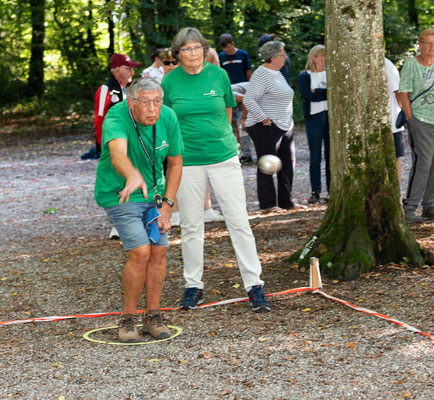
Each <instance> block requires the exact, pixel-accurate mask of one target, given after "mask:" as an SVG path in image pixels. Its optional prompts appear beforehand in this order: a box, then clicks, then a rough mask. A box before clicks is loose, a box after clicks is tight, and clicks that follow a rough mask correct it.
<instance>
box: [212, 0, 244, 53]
mask: <svg viewBox="0 0 434 400" xmlns="http://www.w3.org/2000/svg"><path fill="white" fill-rule="evenodd" d="M209 8H210V14H211V23H212V27H213V32H214V41H215V43H216V45H218V39H219V37H220V35H221V34H222V33H230V34H232V35H233V36H234V40H235V46H236V36H237V34H236V32H235V31H234V30H235V27H234V0H225V1H222V2H221V3H220V7H218V6H214V5H213V4H212V2H210V5H209ZM217 50H218V51H219V49H217Z"/></svg>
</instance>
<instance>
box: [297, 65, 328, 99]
mask: <svg viewBox="0 0 434 400" xmlns="http://www.w3.org/2000/svg"><path fill="white" fill-rule="evenodd" d="M310 82H311V80H310V75H309V74H308V73H307V72H302V73H301V74H300V75H298V78H297V86H298V91H299V92H300V95H301V97H302V99H303V100H304V101H310V102H316V101H325V100H327V89H323V88H317V89H315V90H314V91H312V90H311V88H310Z"/></svg>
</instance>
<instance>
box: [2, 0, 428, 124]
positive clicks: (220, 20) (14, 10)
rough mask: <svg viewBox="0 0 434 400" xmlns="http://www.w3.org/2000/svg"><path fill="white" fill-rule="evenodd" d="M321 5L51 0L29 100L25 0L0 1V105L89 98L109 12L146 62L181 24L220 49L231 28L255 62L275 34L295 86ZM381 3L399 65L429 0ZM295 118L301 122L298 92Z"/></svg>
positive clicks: (302, 1) (309, 0) (102, 61)
mask: <svg viewBox="0 0 434 400" xmlns="http://www.w3.org/2000/svg"><path fill="white" fill-rule="evenodd" d="M324 7H325V0H212V1H208V0H120V1H118V0H78V1H71V0H50V1H47V3H46V12H45V26H46V38H45V65H46V66H45V77H46V80H47V82H46V88H45V92H44V95H43V96H42V99H39V101H38V102H34V101H33V100H32V99H29V100H25V99H24V96H25V95H26V92H25V90H24V89H25V83H26V81H27V78H28V72H29V60H30V41H31V33H32V32H31V13H30V6H29V0H3V2H2V3H1V4H0V38H1V40H0V51H1V52H2V58H1V60H0V68H1V71H2V74H1V75H0V96H1V98H0V110H4V109H6V108H10V107H11V106H13V105H18V104H20V105H21V107H25V104H27V105H28V106H29V107H31V108H32V109H39V108H40V107H39V106H36V108H35V104H36V103H39V104H46V106H47V108H48V109H50V110H57V109H61V110H63V111H62V112H66V110H68V109H70V108H77V107H78V108H80V107H82V105H83V104H84V103H86V102H87V101H91V99H92V98H93V95H94V92H95V90H96V89H97V87H98V86H99V85H100V84H101V83H102V82H103V81H104V80H105V78H106V76H107V60H108V56H109V54H108V53H107V49H108V19H109V18H110V16H112V18H113V17H114V20H113V21H114V26H115V32H114V33H115V51H117V52H121V53H126V54H129V55H130V56H131V57H132V58H134V59H135V60H137V61H140V62H142V63H143V64H144V65H145V66H146V65H149V63H150V59H149V56H150V54H152V52H153V51H154V50H155V49H156V48H157V47H167V46H170V43H171V41H172V39H173V36H174V35H175V34H176V32H177V31H178V30H179V29H180V28H183V27H185V26H195V27H197V28H199V29H200V30H201V31H202V32H203V33H204V35H205V37H206V38H207V39H208V40H209V41H210V43H211V45H212V46H213V47H215V48H216V49H217V50H218V51H220V49H219V48H218V43H217V39H218V36H219V35H220V34H221V33H224V32H230V33H232V34H233V36H234V39H235V43H236V46H237V47H239V48H242V49H244V50H246V51H247V52H248V53H249V55H250V57H251V60H252V65H253V67H254V68H257V66H258V65H260V64H261V63H262V60H261V59H260V57H259V55H258V45H257V44H258V39H259V37H260V36H261V35H263V34H269V33H274V34H275V35H276V38H277V40H281V41H283V42H285V45H286V51H287V53H288V55H289V56H290V59H291V77H292V86H293V87H294V88H296V79H297V75H298V74H299V73H300V72H301V71H303V70H304V66H305V62H306V57H307V53H308V51H309V50H310V48H311V47H312V46H314V45H316V44H320V43H324ZM412 7H413V8H412ZM383 9H384V33H385V46H386V55H387V57H389V58H390V59H391V60H392V61H393V62H395V63H396V64H397V65H400V64H401V63H403V61H404V60H405V59H406V58H407V57H408V56H409V55H411V54H412V52H414V46H415V43H416V38H417V34H418V31H417V27H418V28H419V31H420V30H421V29H424V28H427V27H430V26H432V25H433V23H434V4H433V3H432V1H429V0H384V2H383ZM412 10H413V11H412ZM410 14H411V15H410ZM295 91H296V92H297V90H295ZM58 96H60V97H58ZM59 99H61V100H59ZM51 101H54V102H55V103H54V104H53V107H52V106H51V103H50V102H51ZM61 103H70V104H71V105H72V106H71V107H68V106H67V104H61ZM91 108H92V107H91ZM294 118H295V121H296V122H302V118H303V117H302V113H301V102H300V99H299V98H298V95H296V98H295V99H294Z"/></svg>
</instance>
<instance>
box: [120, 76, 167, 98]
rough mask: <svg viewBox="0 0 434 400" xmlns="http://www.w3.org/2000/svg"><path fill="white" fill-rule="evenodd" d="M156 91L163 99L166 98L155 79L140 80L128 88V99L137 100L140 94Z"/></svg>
mask: <svg viewBox="0 0 434 400" xmlns="http://www.w3.org/2000/svg"><path fill="white" fill-rule="evenodd" d="M156 90H159V91H160V92H161V97H163V96H164V91H163V88H162V87H161V85H160V84H159V83H158V82H157V81H156V80H155V79H152V78H140V79H137V80H136V81H134V82H133V83H132V84H131V85H130V86H128V89H127V97H128V98H130V99H136V98H137V95H138V93H139V92H155V91H156Z"/></svg>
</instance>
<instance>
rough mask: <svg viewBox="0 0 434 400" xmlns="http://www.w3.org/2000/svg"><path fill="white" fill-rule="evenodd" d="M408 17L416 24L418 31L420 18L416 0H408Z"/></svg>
mask: <svg viewBox="0 0 434 400" xmlns="http://www.w3.org/2000/svg"><path fill="white" fill-rule="evenodd" d="M408 19H409V20H410V22H411V23H412V24H413V25H414V28H415V29H416V31H419V18H418V15H417V7H416V0H408Z"/></svg>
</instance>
